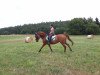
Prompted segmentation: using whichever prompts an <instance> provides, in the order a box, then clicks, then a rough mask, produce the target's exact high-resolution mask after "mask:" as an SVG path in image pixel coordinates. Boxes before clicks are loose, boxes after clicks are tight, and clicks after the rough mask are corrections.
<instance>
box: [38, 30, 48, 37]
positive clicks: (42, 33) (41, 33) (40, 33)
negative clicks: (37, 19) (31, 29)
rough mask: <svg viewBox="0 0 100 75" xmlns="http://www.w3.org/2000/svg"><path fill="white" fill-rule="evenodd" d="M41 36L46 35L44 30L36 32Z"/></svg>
mask: <svg viewBox="0 0 100 75" xmlns="http://www.w3.org/2000/svg"><path fill="white" fill-rule="evenodd" d="M37 33H38V34H39V35H40V36H41V37H44V36H46V33H45V32H43V31H39V32H37Z"/></svg>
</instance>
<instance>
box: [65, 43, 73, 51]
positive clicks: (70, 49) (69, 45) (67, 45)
mask: <svg viewBox="0 0 100 75" xmlns="http://www.w3.org/2000/svg"><path fill="white" fill-rule="evenodd" d="M65 44H66V45H67V46H68V47H69V49H70V51H72V49H71V47H70V45H69V44H68V43H65Z"/></svg>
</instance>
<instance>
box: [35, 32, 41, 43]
mask: <svg viewBox="0 0 100 75" xmlns="http://www.w3.org/2000/svg"><path fill="white" fill-rule="evenodd" d="M39 39H40V35H39V34H38V33H35V40H36V42H38V41H39Z"/></svg>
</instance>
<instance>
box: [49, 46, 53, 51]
mask: <svg viewBox="0 0 100 75" xmlns="http://www.w3.org/2000/svg"><path fill="white" fill-rule="evenodd" d="M48 46H49V48H50V50H51V52H53V51H52V48H51V45H50V44H49V45H48Z"/></svg>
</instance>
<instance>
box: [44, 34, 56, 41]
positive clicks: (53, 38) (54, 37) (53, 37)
mask: <svg viewBox="0 0 100 75" xmlns="http://www.w3.org/2000/svg"><path fill="white" fill-rule="evenodd" d="M46 40H47V41H48V36H47V37H46ZM51 40H52V41H54V40H56V35H54V36H52V38H51Z"/></svg>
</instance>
